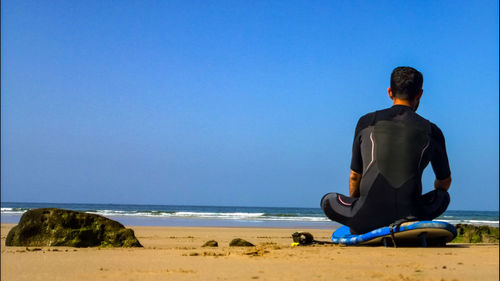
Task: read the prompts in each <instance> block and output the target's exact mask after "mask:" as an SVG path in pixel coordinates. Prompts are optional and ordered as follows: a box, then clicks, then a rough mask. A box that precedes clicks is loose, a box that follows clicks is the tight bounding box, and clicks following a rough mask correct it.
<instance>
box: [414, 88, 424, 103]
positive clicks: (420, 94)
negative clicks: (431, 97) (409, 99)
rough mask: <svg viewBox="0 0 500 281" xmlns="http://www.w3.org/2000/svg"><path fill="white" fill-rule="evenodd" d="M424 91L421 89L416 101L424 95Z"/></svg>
mask: <svg viewBox="0 0 500 281" xmlns="http://www.w3.org/2000/svg"><path fill="white" fill-rule="evenodd" d="M423 93H424V90H420V93H419V94H418V95H417V96H416V97H415V100H416V101H419V100H420V98H421V97H422V94H423Z"/></svg>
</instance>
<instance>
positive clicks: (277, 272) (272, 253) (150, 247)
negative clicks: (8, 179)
mask: <svg viewBox="0 0 500 281" xmlns="http://www.w3.org/2000/svg"><path fill="white" fill-rule="evenodd" d="M12 226H13V225H12V224H2V225H1V280H30V281H31V280H65V281H66V280H82V281H83V280H127V281H128V280H439V281H444V280H449V281H451V280H498V279H499V257H498V253H499V246H498V244H449V245H448V246H447V247H441V248H384V247H344V246H337V245H314V246H307V247H291V246H290V244H291V242H292V239H291V234H292V233H293V232H295V231H301V230H300V229H283V228H219V227H142V226H141V227H137V226H129V227H130V228H132V229H133V230H134V231H135V233H136V236H137V238H138V239H139V241H140V242H141V243H142V245H143V246H144V248H121V249H110V248H69V247H29V248H26V247H6V246H5V237H6V235H7V233H8V231H9V229H10V228H11V227H12ZM302 231H308V232H311V233H312V234H313V235H314V237H315V239H317V240H329V236H330V234H331V230H324V229H317V230H315V229H304V230H302ZM233 238H243V239H245V240H248V241H250V242H252V243H253V244H255V245H256V246H255V247H229V242H230V241H231V240H232V239H233ZM211 239H214V240H216V241H218V243H219V247H217V248H204V247H201V246H202V245H203V243H204V242H206V241H208V240H211Z"/></svg>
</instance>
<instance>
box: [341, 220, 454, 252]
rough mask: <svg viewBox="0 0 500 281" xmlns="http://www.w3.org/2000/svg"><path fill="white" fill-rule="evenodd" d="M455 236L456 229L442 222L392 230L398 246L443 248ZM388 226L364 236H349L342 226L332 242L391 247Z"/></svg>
mask: <svg viewBox="0 0 500 281" xmlns="http://www.w3.org/2000/svg"><path fill="white" fill-rule="evenodd" d="M456 236H457V229H456V228H455V227H454V226H453V225H451V224H449V223H447V222H443V221H413V222H405V223H403V224H401V225H400V226H399V227H396V228H394V242H395V243H396V245H398V246H424V247H425V246H444V245H446V243H448V242H450V241H451V240H453V239H454V238H455V237H456ZM392 239H393V237H392V236H391V231H390V228H389V227H388V226H386V227H382V228H378V229H375V230H372V231H370V232H367V233H364V234H351V232H350V230H349V227H347V226H342V227H340V228H339V229H337V230H336V231H335V232H333V234H332V242H333V243H335V244H342V245H385V246H390V245H393V243H392V242H393V240H392Z"/></svg>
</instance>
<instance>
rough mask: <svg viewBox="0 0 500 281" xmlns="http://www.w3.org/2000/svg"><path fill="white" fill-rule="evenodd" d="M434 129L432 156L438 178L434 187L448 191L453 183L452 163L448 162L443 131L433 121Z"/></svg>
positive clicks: (433, 166)
mask: <svg viewBox="0 0 500 281" xmlns="http://www.w3.org/2000/svg"><path fill="white" fill-rule="evenodd" d="M431 129H432V136H433V138H432V158H431V164H432V169H433V170H434V174H435V175H436V179H435V180H434V188H435V189H441V190H445V191H448V189H449V188H450V185H451V172H450V164H449V163H448V155H447V153H446V144H445V140H444V135H443V132H441V130H440V129H439V128H438V127H437V126H436V125H435V124H433V123H431Z"/></svg>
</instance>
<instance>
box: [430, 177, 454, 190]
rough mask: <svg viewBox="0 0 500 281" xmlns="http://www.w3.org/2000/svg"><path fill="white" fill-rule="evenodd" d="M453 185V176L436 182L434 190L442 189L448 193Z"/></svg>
mask: <svg viewBox="0 0 500 281" xmlns="http://www.w3.org/2000/svg"><path fill="white" fill-rule="evenodd" d="M450 185H451V176H449V177H447V178H445V179H444V180H438V179H436V180H434V188H435V189H442V190H444V191H448V189H449V188H450Z"/></svg>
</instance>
